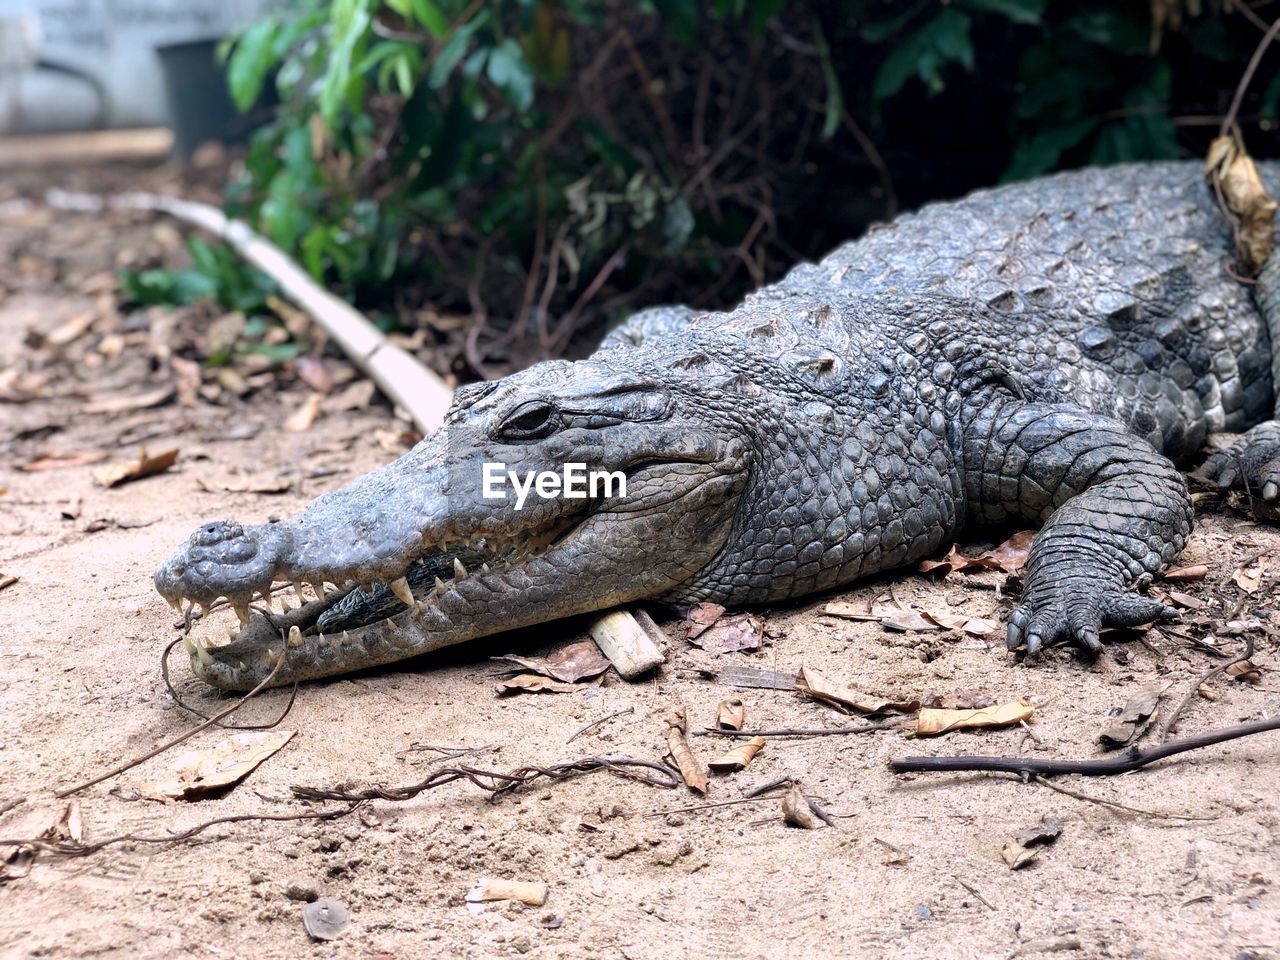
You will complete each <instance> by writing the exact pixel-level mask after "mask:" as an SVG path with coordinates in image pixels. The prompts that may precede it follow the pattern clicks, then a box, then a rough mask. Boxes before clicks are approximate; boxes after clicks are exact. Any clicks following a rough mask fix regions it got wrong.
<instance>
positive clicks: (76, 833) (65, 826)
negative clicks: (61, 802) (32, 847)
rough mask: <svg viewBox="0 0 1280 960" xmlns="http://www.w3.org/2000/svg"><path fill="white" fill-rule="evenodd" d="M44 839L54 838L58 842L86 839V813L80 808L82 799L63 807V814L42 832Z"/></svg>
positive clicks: (41, 835)
mask: <svg viewBox="0 0 1280 960" xmlns="http://www.w3.org/2000/svg"><path fill="white" fill-rule="evenodd" d="M40 838H41V839H42V840H53V841H55V842H57V843H80V842H81V841H83V840H84V814H83V813H82V812H81V810H80V801H79V800H72V801H71V802H70V803H68V804H67V805H66V806H65V807H63V809H62V815H61V816H59V817H58V819H57V822H56V823H54V824H53V825H52V826H49V827H46V828H45V830H44V832H43V833H41V834H40Z"/></svg>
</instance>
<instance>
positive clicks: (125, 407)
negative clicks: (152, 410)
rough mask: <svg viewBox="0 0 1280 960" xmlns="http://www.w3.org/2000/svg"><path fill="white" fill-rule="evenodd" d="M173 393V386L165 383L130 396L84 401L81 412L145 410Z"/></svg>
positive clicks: (168, 397)
mask: <svg viewBox="0 0 1280 960" xmlns="http://www.w3.org/2000/svg"><path fill="white" fill-rule="evenodd" d="M173 394H174V389H173V387H171V386H168V385H166V386H163V387H156V389H154V390H148V391H147V392H146V393H139V394H135V395H134V396H132V397H109V398H107V399H106V400H94V401H92V402H90V403H86V404H85V405H84V409H83V411H82V412H84V413H127V412H128V411H130V410H145V409H147V408H148V407H158V406H160V404H162V403H165V402H166V401H168V400H170V399H172V398H173Z"/></svg>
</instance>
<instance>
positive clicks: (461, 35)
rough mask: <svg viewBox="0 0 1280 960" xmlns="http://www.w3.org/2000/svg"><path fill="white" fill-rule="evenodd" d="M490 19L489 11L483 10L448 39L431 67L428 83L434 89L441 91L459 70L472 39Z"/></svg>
mask: <svg viewBox="0 0 1280 960" xmlns="http://www.w3.org/2000/svg"><path fill="white" fill-rule="evenodd" d="M488 19H489V11H487V10H481V11H480V12H479V13H477V14H476V15H475V16H474V17H472V18H471V19H470V20H468V21H467V22H466V23H464V24H463V25H462V26H460V27H459V28H458V29H457V30H455V31H453V36H452V37H450V38H449V39H448V41H447V42H446V43H445V45H444V46H443V47H441V48H440V53H439V54H437V56H436V62H435V63H433V64H432V65H431V72H430V74H428V77H427V81H428V82H429V83H430V84H431V86H432V87H434V88H435V89H437V90H439V89H440V88H441V87H443V86H444V85H445V84H446V83H448V82H449V77H450V76H452V74H453V71H454V70H456V69H457V67H458V64H460V63H461V62H462V58H463V57H465V56H466V55H467V51H468V50H469V49H470V48H471V39H472V37H474V36H475V34H476V31H477V30H479V29H480V28H481V27H482V26H484V24H485V23H486V22H487V21H488Z"/></svg>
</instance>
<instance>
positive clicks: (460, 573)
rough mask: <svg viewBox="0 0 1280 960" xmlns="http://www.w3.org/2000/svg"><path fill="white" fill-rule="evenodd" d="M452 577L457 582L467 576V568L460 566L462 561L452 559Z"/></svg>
mask: <svg viewBox="0 0 1280 960" xmlns="http://www.w3.org/2000/svg"><path fill="white" fill-rule="evenodd" d="M453 575H454V576H455V577H457V578H458V579H459V580H461V579H462V578H463V577H465V576H466V575H467V568H466V567H464V566H463V565H462V561H461V560H459V559H458V558H457V557H454V558H453Z"/></svg>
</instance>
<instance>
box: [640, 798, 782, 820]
mask: <svg viewBox="0 0 1280 960" xmlns="http://www.w3.org/2000/svg"><path fill="white" fill-rule="evenodd" d="M777 799H778V798H777V797H740V798H739V799H737V800H717V801H716V802H715V803H696V804H694V805H693V806H691V807H675V808H674V809H671V810H654V811H652V812H650V813H646V814H644V816H645V817H665V816H666V815H667V814H669V813H693V812H694V811H695V810H714V809H715V808H716V807H732V806H734V805H735V804H739V803H760V802H761V801H762V800H777Z"/></svg>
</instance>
